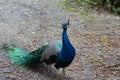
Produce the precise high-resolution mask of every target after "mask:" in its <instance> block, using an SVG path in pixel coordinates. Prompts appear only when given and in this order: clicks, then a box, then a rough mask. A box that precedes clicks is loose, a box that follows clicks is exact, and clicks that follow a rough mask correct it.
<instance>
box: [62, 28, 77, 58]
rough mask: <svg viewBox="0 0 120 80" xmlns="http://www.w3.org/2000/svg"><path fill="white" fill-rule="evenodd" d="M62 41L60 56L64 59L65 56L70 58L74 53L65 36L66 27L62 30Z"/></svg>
mask: <svg viewBox="0 0 120 80" xmlns="http://www.w3.org/2000/svg"><path fill="white" fill-rule="evenodd" d="M62 43H63V46H62V52H61V54H62V56H63V57H64V58H66V59H67V58H68V59H72V58H73V56H74V55H75V49H74V47H73V46H72V44H71V43H70V41H69V38H68V36H67V29H64V30H63V34H62Z"/></svg>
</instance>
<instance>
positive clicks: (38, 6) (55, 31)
mask: <svg viewBox="0 0 120 80" xmlns="http://www.w3.org/2000/svg"><path fill="white" fill-rule="evenodd" d="M61 1H62V0H0V43H2V42H9V43H14V44H16V45H19V46H20V47H22V48H24V49H26V50H28V51H32V50H35V49H37V48H38V47H40V46H42V45H43V44H45V43H46V42H48V43H53V42H57V41H61V33H62V29H61V27H60V26H61V22H63V21H66V20H68V19H69V20H70V23H71V27H70V28H69V29H68V36H69V38H70V41H71V42H72V44H73V45H74V46H75V48H76V51H77V55H76V58H75V60H74V61H73V63H72V64H71V65H70V66H69V67H67V69H66V76H67V80H120V17H119V16H114V15H111V14H109V13H106V12H104V13H100V12H98V13H97V12H94V13H93V14H92V15H93V17H94V18H95V21H90V20H87V19H85V18H84V17H83V16H82V15H79V16H78V15H76V14H75V13H74V12H70V11H66V10H64V9H62V8H60V7H59V4H60V2H61ZM0 80H63V78H62V72H61V71H59V72H58V71H57V70H56V69H55V68H54V67H52V66H46V65H45V64H41V65H40V66H38V68H37V69H35V70H27V69H21V68H19V67H18V66H16V65H13V64H11V63H10V61H9V57H8V55H7V52H6V51H4V50H3V49H1V48H0Z"/></svg>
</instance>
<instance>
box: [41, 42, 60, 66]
mask: <svg viewBox="0 0 120 80" xmlns="http://www.w3.org/2000/svg"><path fill="white" fill-rule="evenodd" d="M61 49H62V43H61V42H57V43H54V44H49V45H48V47H47V48H46V49H45V51H44V52H43V53H42V55H41V59H40V60H41V61H42V62H46V63H47V64H52V63H54V60H55V59H56V57H57V55H58V54H59V53H60V51H61Z"/></svg>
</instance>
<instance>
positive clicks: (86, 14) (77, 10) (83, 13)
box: [59, 0, 96, 22]
mask: <svg viewBox="0 0 120 80" xmlns="http://www.w3.org/2000/svg"><path fill="white" fill-rule="evenodd" d="M78 3H79V2H78ZM85 4H86V3H84V4H82V5H85ZM76 5H77V6H76ZM59 6H60V7H61V8H63V9H65V10H68V11H71V12H73V13H74V14H75V15H78V16H79V17H82V18H85V19H86V20H89V21H92V22H94V21H96V18H95V17H94V16H92V13H91V12H90V11H88V9H89V8H88V6H90V5H88V6H87V7H86V6H84V7H83V6H80V5H78V4H77V3H71V2H70V0H64V1H63V2H61V3H60V5H59Z"/></svg>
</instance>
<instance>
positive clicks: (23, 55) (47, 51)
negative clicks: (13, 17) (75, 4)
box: [3, 20, 76, 75]
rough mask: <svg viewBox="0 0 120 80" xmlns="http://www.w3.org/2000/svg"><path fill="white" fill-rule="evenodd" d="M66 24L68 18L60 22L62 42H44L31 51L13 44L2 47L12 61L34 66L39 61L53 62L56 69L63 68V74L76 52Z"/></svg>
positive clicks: (39, 62) (49, 63) (48, 63)
mask: <svg viewBox="0 0 120 80" xmlns="http://www.w3.org/2000/svg"><path fill="white" fill-rule="evenodd" d="M68 26H69V20H68V22H64V23H62V28H63V33H62V42H57V43H51V44H45V45H43V46H42V47H40V48H38V49H36V50H34V51H31V52H29V51H27V50H24V49H22V48H20V47H18V46H16V45H14V44H3V48H4V49H6V50H7V52H8V54H9V57H10V60H11V62H12V63H15V64H18V65H22V66H26V67H36V66H38V65H39V64H41V63H46V64H47V65H51V64H54V66H55V68H56V69H59V68H63V75H65V68H66V67H67V66H69V65H70V64H71V62H72V61H73V59H74V57H75V54H76V51H75V48H74V47H73V46H72V44H71V43H70V41H69V39H68V36H67V27H68Z"/></svg>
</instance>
